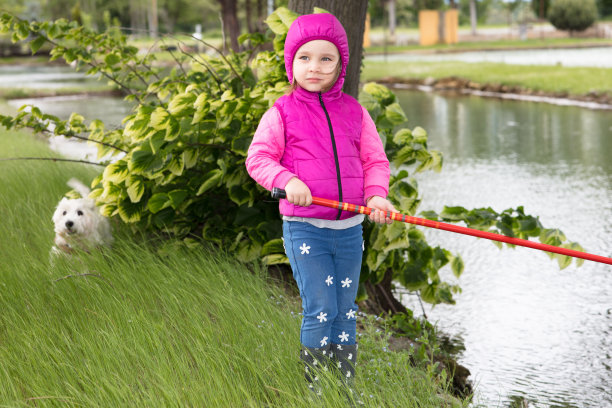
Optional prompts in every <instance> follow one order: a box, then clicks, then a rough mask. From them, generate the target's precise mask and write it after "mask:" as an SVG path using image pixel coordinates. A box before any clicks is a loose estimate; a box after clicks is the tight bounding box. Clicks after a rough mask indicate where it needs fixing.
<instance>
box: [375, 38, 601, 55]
mask: <svg viewBox="0 0 612 408" xmlns="http://www.w3.org/2000/svg"><path fill="white" fill-rule="evenodd" d="M603 46H612V40H610V39H606V38H587V39H585V38H542V39H540V38H531V39H528V40H514V39H504V40H493V41H473V42H460V43H457V44H435V45H419V44H406V45H390V44H388V45H387V46H386V47H385V46H383V45H373V46H371V47H367V48H366V49H365V54H366V55H372V54H383V53H385V52H386V53H419V54H421V53H422V54H434V53H456V52H463V51H484V50H527V49H548V48H584V47H603Z"/></svg>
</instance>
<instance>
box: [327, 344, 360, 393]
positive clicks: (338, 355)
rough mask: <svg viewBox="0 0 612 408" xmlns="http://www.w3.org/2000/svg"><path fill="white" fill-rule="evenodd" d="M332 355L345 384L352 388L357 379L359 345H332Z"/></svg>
mask: <svg viewBox="0 0 612 408" xmlns="http://www.w3.org/2000/svg"><path fill="white" fill-rule="evenodd" d="M330 354H331V356H332V358H333V360H334V361H335V362H336V367H337V369H338V372H339V373H340V377H341V378H342V380H343V381H344V383H345V384H347V385H349V386H351V385H352V384H353V381H354V380H353V379H354V378H355V364H356V363H357V344H351V345H342V344H333V343H332V345H331V350H330Z"/></svg>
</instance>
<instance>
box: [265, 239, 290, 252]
mask: <svg viewBox="0 0 612 408" xmlns="http://www.w3.org/2000/svg"><path fill="white" fill-rule="evenodd" d="M284 253H285V247H284V244H283V240H282V239H280V238H277V239H273V240H271V241H268V242H266V243H265V244H264V246H263V249H262V250H261V254H262V255H270V254H284Z"/></svg>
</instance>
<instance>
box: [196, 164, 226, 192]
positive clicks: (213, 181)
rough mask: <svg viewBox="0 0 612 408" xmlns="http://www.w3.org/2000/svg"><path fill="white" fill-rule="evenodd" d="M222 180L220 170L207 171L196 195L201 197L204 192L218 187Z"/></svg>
mask: <svg viewBox="0 0 612 408" xmlns="http://www.w3.org/2000/svg"><path fill="white" fill-rule="evenodd" d="M222 178H223V172H222V171H221V170H219V169H215V170H211V171H209V172H208V173H207V174H206V176H205V179H206V181H205V182H204V183H202V185H201V186H200V188H199V189H198V192H197V193H196V195H198V196H199V195H202V194H203V193H204V192H206V191H208V190H210V189H211V188H213V187H216V186H218V185H219V183H220V182H221V179H222Z"/></svg>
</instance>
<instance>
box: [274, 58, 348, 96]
mask: <svg viewBox="0 0 612 408" xmlns="http://www.w3.org/2000/svg"><path fill="white" fill-rule="evenodd" d="M340 72H342V61H341V60H338V65H337V66H336V78H335V79H334V84H335V83H336V81H337V80H338V77H340ZM298 86H299V85H298V83H297V81H296V80H295V76H294V77H293V81H291V83H290V84H289V86H288V87H287V90H286V91H285V95H290V94H291V93H292V92H293V91H295V90H296V89H297V87H298ZM332 86H333V85H332Z"/></svg>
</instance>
